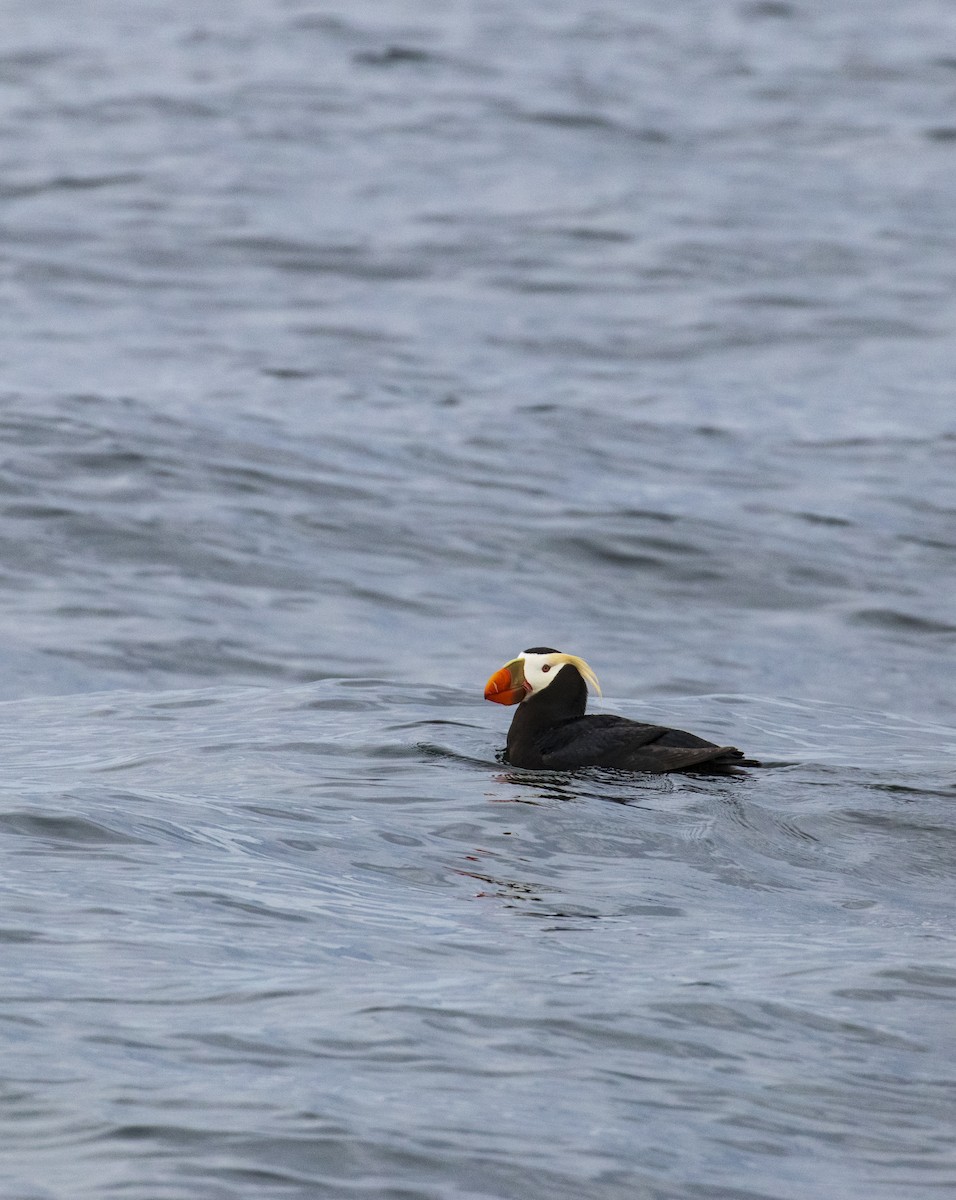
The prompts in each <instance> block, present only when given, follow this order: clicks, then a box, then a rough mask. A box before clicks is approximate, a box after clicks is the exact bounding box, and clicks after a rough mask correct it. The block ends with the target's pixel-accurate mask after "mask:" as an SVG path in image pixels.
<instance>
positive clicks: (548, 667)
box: [541, 663, 551, 675]
mask: <svg viewBox="0 0 956 1200" xmlns="http://www.w3.org/2000/svg"><path fill="white" fill-rule="evenodd" d="M550 670H551V664H550V663H545V664H544V666H543V667H542V668H541V674H542V675H547V673H548V672H549V671H550Z"/></svg>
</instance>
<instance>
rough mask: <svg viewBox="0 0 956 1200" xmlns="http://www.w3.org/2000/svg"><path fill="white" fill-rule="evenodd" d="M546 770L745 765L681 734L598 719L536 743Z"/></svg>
mask: <svg viewBox="0 0 956 1200" xmlns="http://www.w3.org/2000/svg"><path fill="white" fill-rule="evenodd" d="M537 744H538V749H539V750H540V752H541V757H542V759H543V763H544V766H545V768H546V769H548V770H552V771H561V770H568V769H570V768H573V767H582V766H587V767H615V768H617V769H618V770H621V771H650V772H653V773H655V774H659V773H661V772H663V771H685V770H688V769H691V770H693V769H695V768H696V769H698V770H699V769H701V768H703V767H706V766H708V765H710V766H713V767H714V768H716V769H718V770H719V769H722V768H725V767H730V766H735V765H744V764H745V763H746V762H747V760H745V759H744V756H743V754H742V753H741V751H739V750H738V749H736V747H734V746H718V745H716V744H715V743H714V742H708V741H706V740H705V739H704V738H700V737H697V736H696V735H695V734H693V733H687V732H685V731H684V730H683V729H669V728H668V727H667V726H666V725H648V724H645V723H644V722H643V721H631V720H628V719H627V718H626V717H615V716H611V715H610V714H599V715H594V716H589V717H573V718H572V719H571V720H569V721H562V722H561V723H560V724H558V725H555V726H553V727H552V728H550V729H549V730H547V732H546V733H544V734H542V735H541V736H540V738H539V739H538V740H537Z"/></svg>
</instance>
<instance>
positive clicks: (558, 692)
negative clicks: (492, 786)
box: [485, 646, 760, 774]
mask: <svg viewBox="0 0 956 1200" xmlns="http://www.w3.org/2000/svg"><path fill="white" fill-rule="evenodd" d="M588 684H590V685H591V687H592V688H593V689H594V690H595V691H596V692H597V694H598V695H600V694H601V687H600V684H599V683H598V681H597V676H596V675H595V674H594V672H593V671H592V670H591V668H590V667H589V666H588V664H587V663H586V662H585V661H584V659H583V658H578V657H577V656H576V655H574V654H562V653H560V652H559V651H558V650H554V649H552V648H551V647H550V646H534V647H533V648H532V649H530V650H525V651H523V653H521V654H519V655H518V657H517V658H513V659H512V660H511V662H508V663H505V665H504V666H503V667H502V668H501V669H500V670H498V671H495V673H494V675H492V676H491V678H490V679H489V680H488V682H487V683H486V684H485V699H486V700H493V701H494V702H495V703H496V704H517V706H518V708H517V711H516V712H515V715H514V719H513V720H512V722H511V728H510V729H509V730H508V745H507V748H506V750H505V760H506V761H507V762H509V763H510V764H511V765H512V766H513V767H530V768H531V769H532V770H543V771H567V770H570V769H572V768H574V767H616V768H617V769H618V770H621V771H651V772H654V773H658V774H659V773H661V772H663V771H728V770H731V769H732V768H734V767H757V766H759V765H760V764H759V763H758V762H756V761H755V760H754V759H750V758H745V757H744V755H743V753H742V752H741V751H740V750H738V749H737V748H736V746H718V745H716V744H715V743H714V742H708V741H705V740H704V739H703V738H700V737H697V736H696V735H695V734H693V733H686V732H685V731H684V730H683V729H669V728H667V726H666V725H647V724H645V723H644V722H643V721H631V720H629V719H628V718H627V717H617V716H613V715H612V714H610V713H598V714H594V715H592V716H585V713H584V710H585V707H586V706H587V699H588Z"/></svg>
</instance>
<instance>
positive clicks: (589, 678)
mask: <svg viewBox="0 0 956 1200" xmlns="http://www.w3.org/2000/svg"><path fill="white" fill-rule="evenodd" d="M554 657H555V660H556V661H557V662H563V663H570V664H571V666H572V667H577V669H578V670H579V671H580V672H581V675H582V676H583V677H584V680H585V682H586V683H589V684H590V685H591V687H592V689H593V690H594V691H595V692H597V694H598V695H599V696H600V694H601V685H600V684H599V683H598V677H597V676H596V675H595V674H594V672H593V671H592V670H591V668H590V667H589V666H588V664H587V663H586V662H585V661H584V659H583V658H578V656H577V655H576V654H556V655H555V656H554Z"/></svg>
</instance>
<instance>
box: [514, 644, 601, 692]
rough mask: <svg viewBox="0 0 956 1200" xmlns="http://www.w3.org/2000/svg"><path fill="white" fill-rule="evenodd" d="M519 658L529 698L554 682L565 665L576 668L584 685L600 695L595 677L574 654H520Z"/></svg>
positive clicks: (581, 659) (599, 686)
mask: <svg viewBox="0 0 956 1200" xmlns="http://www.w3.org/2000/svg"><path fill="white" fill-rule="evenodd" d="M520 657H521V658H523V659H524V677H525V682H526V683H528V684H530V686H531V691H530V692H529V693H528V695H529V696H533V695H534V694H535V692H540V691H542V690H543V689H544V688H546V687H547V686H548V684H549V683H551V682H552V681H553V680H555V679H556V678H557V676H558V672H559V671H560V670H561V668H562V667H563V666H564V665H565V663H570V664H571V666H572V667H577V669H578V671H579V672H580V673H581V676H582V677H583V679H584V681H585V683H588V684H590V685H591V688H592V689H593V690H594V691H595V692H597V694H598V695H599V696H600V694H601V685H600V684H599V683H598V681H597V676H596V675H595V674H594V672H593V671H592V670H591V668H590V667H589V666H588V664H587V663H586V662H585V661H584V659H583V658H578V657H577V655H575V654H559V653H554V654H522V655H520Z"/></svg>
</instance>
